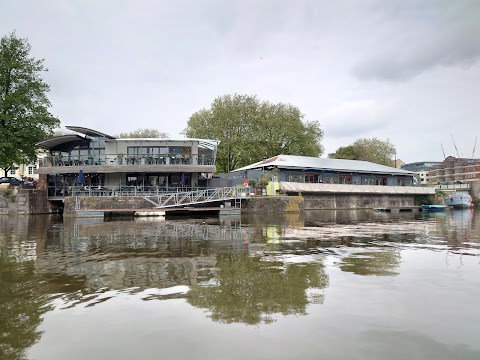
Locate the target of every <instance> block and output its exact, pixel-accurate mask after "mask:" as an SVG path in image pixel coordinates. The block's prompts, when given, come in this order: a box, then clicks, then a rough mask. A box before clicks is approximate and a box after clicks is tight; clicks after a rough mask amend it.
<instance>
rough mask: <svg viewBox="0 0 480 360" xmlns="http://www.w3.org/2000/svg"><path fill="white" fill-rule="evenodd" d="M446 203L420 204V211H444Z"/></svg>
mask: <svg viewBox="0 0 480 360" xmlns="http://www.w3.org/2000/svg"><path fill="white" fill-rule="evenodd" d="M446 208H447V206H446V205H422V211H445V209H446Z"/></svg>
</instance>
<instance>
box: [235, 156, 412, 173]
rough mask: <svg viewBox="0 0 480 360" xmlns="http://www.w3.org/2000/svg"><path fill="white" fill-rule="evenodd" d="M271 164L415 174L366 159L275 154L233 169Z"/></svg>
mask: <svg viewBox="0 0 480 360" xmlns="http://www.w3.org/2000/svg"><path fill="white" fill-rule="evenodd" d="M271 166H273V167H278V168H281V169H298V170H303V169H305V170H333V171H342V172H362V173H382V174H397V175H413V174H415V173H414V172H411V171H407V170H402V169H396V168H394V167H390V166H385V165H380V164H375V163H372V162H368V161H360V160H344V159H330V158H319V157H309V156H296V155H277V156H274V157H271V158H269V159H266V160H265V161H259V162H256V163H254V164H251V165H248V166H244V167H242V168H239V169H235V170H233V171H243V170H251V169H259V168H268V167H271Z"/></svg>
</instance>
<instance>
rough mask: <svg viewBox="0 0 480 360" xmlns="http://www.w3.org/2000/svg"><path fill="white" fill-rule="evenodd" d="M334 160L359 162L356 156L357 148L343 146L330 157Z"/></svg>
mask: <svg viewBox="0 0 480 360" xmlns="http://www.w3.org/2000/svg"><path fill="white" fill-rule="evenodd" d="M328 156H329V157H331V158H334V159H347V160H358V159H357V157H356V155H355V148H354V147H353V145H348V146H341V147H339V148H338V149H337V151H335V152H334V153H333V154H329V155H328Z"/></svg>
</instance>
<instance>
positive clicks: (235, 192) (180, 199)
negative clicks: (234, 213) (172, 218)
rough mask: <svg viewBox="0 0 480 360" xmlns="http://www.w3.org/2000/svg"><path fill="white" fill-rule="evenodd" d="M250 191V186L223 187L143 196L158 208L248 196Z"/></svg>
mask: <svg viewBox="0 0 480 360" xmlns="http://www.w3.org/2000/svg"><path fill="white" fill-rule="evenodd" d="M250 191H251V189H250V188H249V187H223V188H214V189H204V190H196V191H185V192H176V193H167V194H159V195H157V196H143V198H144V199H145V200H146V201H148V202H150V203H151V204H153V205H154V206H155V207H156V208H168V207H176V206H185V205H194V204H202V203H207V202H215V201H223V200H232V199H235V198H238V197H242V196H247V195H248V194H249V193H250Z"/></svg>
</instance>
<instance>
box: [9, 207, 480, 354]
mask: <svg viewBox="0 0 480 360" xmlns="http://www.w3.org/2000/svg"><path fill="white" fill-rule="evenodd" d="M479 215H480V214H478V213H475V212H473V211H470V210H467V211H450V212H446V213H444V214H434V215H427V214H421V213H396V214H395V213H394V214H385V213H375V212H373V211H324V212H321V211H313V212H306V213H305V214H280V215H273V214H270V215H265V216H263V215H258V214H257V215H255V216H251V215H247V216H242V217H224V218H220V219H197V220H195V219H193V220H167V221H162V222H152V221H118V222H107V223H104V222H99V221H98V219H72V218H67V219H64V221H63V222H62V220H61V219H59V218H55V217H48V218H47V217H42V216H32V217H26V216H19V217H17V216H15V217H11V216H0V227H1V229H2V231H1V232H0V310H1V311H0V344H1V345H0V351H1V353H0V358H2V359H3V358H6V359H22V358H25V357H26V355H25V351H26V349H28V348H29V347H31V346H32V344H34V343H35V342H37V341H38V340H39V339H41V336H42V331H46V333H47V334H48V326H47V327H46V328H44V327H43V326H44V325H43V323H42V321H43V319H47V320H48V319H49V318H50V317H51V316H52V314H57V315H56V316H58V313H60V314H68V313H69V312H74V311H79V310H83V311H85V312H86V313H88V311H93V309H94V310H95V311H98V312H100V313H102V311H106V310H105V309H109V308H110V307H111V306H115V302H116V301H117V302H118V301H123V302H127V303H128V302H135V301H137V300H138V299H140V300H143V302H142V303H143V304H144V306H146V307H148V306H151V304H160V303H162V304H166V303H168V304H169V305H168V306H170V304H173V303H169V302H168V301H165V300H169V301H178V302H180V304H182V306H186V307H188V309H189V310H187V308H185V307H183V308H181V309H182V310H178V309H179V308H176V310H173V309H174V308H172V311H173V312H175V311H183V312H185V311H192V312H193V313H194V314H196V313H198V314H199V316H200V317H201V318H202V319H204V321H208V322H209V324H214V325H218V326H220V325H221V324H231V323H241V324H247V325H256V326H263V325H266V324H271V323H272V322H277V323H282V321H280V320H282V319H283V318H284V317H286V316H289V315H307V314H309V315H308V316H298V317H291V318H295V319H297V320H298V319H305V320H299V321H306V322H305V323H304V324H308V321H312V322H315V326H316V324H317V322H318V321H319V319H322V320H323V319H324V317H325V316H326V314H327V313H328V311H330V310H331V309H332V308H331V307H332V306H335V304H340V305H339V306H340V307H341V311H340V313H341V314H343V313H344V311H345V309H348V306H354V304H356V302H357V301H358V298H357V299H355V300H352V301H353V303H347V304H346V305H347V306H342V301H344V302H347V301H348V299H349V297H348V295H349V291H350V290H351V289H352V287H354V286H360V285H359V284H363V285H365V284H374V285H371V286H372V289H374V290H375V293H376V294H380V295H379V296H380V297H381V296H382V295H381V294H383V293H384V290H385V289H383V288H382V287H381V286H382V285H379V284H381V281H382V279H383V278H385V277H390V278H389V279H388V280H389V282H391V283H395V286H393V287H391V288H390V290H391V291H397V290H396V289H403V291H404V292H405V294H406V295H404V298H403V301H408V299H410V294H411V293H412V292H415V291H416V290H418V289H416V288H415V286H413V285H412V287H408V285H405V284H407V283H408V284H410V283H411V281H410V282H407V281H405V283H402V281H404V277H405V276H407V277H408V274H409V273H408V271H407V270H408V269H407V268H406V267H405V266H406V265H405V264H407V265H408V264H412V257H414V258H415V256H416V255H415V253H418V254H419V255H421V256H418V258H415V259H416V260H415V261H417V263H421V264H422V266H423V262H424V261H425V264H426V265H425V266H427V262H428V261H427V259H430V261H431V262H432V263H435V264H436V265H435V266H437V267H435V266H433V265H432V267H431V269H430V271H426V272H422V271H420V272H419V271H414V272H412V273H414V274H415V277H414V279H417V278H419V277H420V278H421V277H424V278H425V279H427V280H428V281H427V282H426V283H427V284H430V283H433V284H440V285H438V287H437V288H435V289H450V288H451V287H452V286H456V285H457V284H458V289H460V290H461V291H458V290H457V291H452V293H450V292H449V293H448V294H445V293H443V292H441V291H440V290H437V291H438V295H441V296H447V297H451V296H457V295H458V294H462V293H465V294H467V295H468V296H467V297H468V298H469V299H471V298H474V297H475V295H479V294H478V291H477V289H478V286H477V287H476V286H471V284H470V283H469V284H467V285H465V286H463V284H462V283H461V281H464V280H465V278H468V276H469V274H474V272H473V271H470V270H471V269H472V268H471V267H470V268H468V269H470V270H469V271H470V272H467V270H466V269H465V271H464V270H463V269H462V267H463V266H464V263H465V264H469V262H468V259H470V260H473V261H476V263H475V264H477V263H478V261H477V259H478V256H480V216H479ZM432 254H433V255H432ZM437 254H440V255H441V256H437ZM432 259H433V260H432ZM415 261H413V264H415ZM447 262H448V264H446V263H447ZM450 262H451V263H452V264H454V263H455V264H457V263H458V264H460V265H459V266H456V265H455V266H453V265H452V266H450V265H449V264H450ZM438 264H440V265H438ZM446 265H447V266H446ZM470 266H472V265H471V263H470ZM465 267H467V265H465ZM450 268H451V269H453V270H452V271H456V272H458V273H460V274H461V277H460V276H457V273H455V274H454V276H451V273H447V274H446V275H448V276H450V280H448V278H445V277H443V276H436V273H437V272H441V271H443V272H445V271H450ZM406 269H407V270H406ZM355 275H358V276H355ZM444 275H445V274H444ZM459 279H460V280H459ZM410 280H411V279H410ZM447 280H448V281H450V282H448V281H447ZM342 281H344V282H342ZM416 284H417V285H418V283H416ZM402 286H403V288H402ZM421 286H425V284H422V285H421ZM462 286H463V287H462ZM442 291H443V290H442ZM462 291H463V292H462ZM335 293H337V295H338V293H341V294H345V296H342V297H339V296H335ZM360 293H361V292H360ZM426 294H427V295H428V293H426ZM362 296H363V295H362ZM396 296H400V297H401V296H402V293H396V294H395V296H392V298H395V299H396ZM384 298H387V299H388V296H385V297H384ZM435 298H436V299H439V298H440V296H435ZM174 299H175V300H174ZM399 301H400V300H399ZM435 301H437V300H435ZM329 303H330V304H329ZM445 303H447V301H446V302H445ZM450 303H451V302H450V301H448V304H450ZM145 304H148V305H145ZM175 304H177V305H176V306H179V305H178V304H179V303H175ZM320 304H321V305H320ZM462 304H463V305H465V301H464V302H463V303H462ZM130 305H131V303H129V304H128V306H130ZM329 305H330V307H329ZM343 305H345V304H343ZM397 305H398V304H397ZM437 305H438V304H437ZM392 306H393V308H392V311H393V312H395V311H397V312H398V311H399V310H398V309H396V308H395V304H393V305H392ZM415 306H416V305H415ZM327 308H328V309H327ZM400 308H401V307H400ZM352 311H353V310H352ZM358 311H359V312H361V311H364V315H365V316H367V317H368V316H370V314H371V312H372V311H373V310H372V308H368V309H367V310H365V309H364V310H358ZM410 311H415V308H413V309H410ZM448 311H449V308H446V310H445V309H444V310H443V312H446V313H448ZM400 313H401V311H400ZM312 314H313V315H312ZM315 314H316V315H315ZM318 314H321V315H318ZM60 316H61V315H60ZM116 316H118V317H120V318H125V316H126V315H123V314H121V313H119V314H117V315H116ZM315 316H317V317H316V318H315ZM385 316H386V315H385V314H381V316H379V318H380V319H384V318H385ZM452 316H454V315H452ZM311 317H313V318H312V319H311V320H306V319H309V318H311ZM291 318H289V319H291ZM353 318H354V319H355V317H353ZM398 318H402V317H401V316H399V317H398ZM396 319H397V318H396ZM435 319H436V317H435ZM394 320H395V319H394ZM394 320H392V321H394ZM410 320H411V321H415V318H414V317H412V318H411V319H410ZM285 321H286V322H288V321H290V320H285ZM426 322H428V321H426ZM142 326H145V327H149V326H150V325H148V324H143V325H142ZM155 326H158V324H151V327H152V329H155ZM212 326H213V325H212ZM276 326H277V324H276V325H269V326H267V327H269V328H273V329H274V328H275V327H276ZM306 326H307V327H306V328H308V326H313V325H312V324H310V325H306ZM185 327H186V328H188V324H187V325H186V326H185ZM248 328H250V327H248ZM152 331H154V330H152ZM185 331H187V332H188V330H185ZM362 331H363V330H362ZM337 332H338V333H339V334H340V336H342V335H343V336H348V334H347V333H346V332H345V331H344V330H338V329H337ZM42 338H43V337H42ZM350 338H351V337H350ZM297 340H298V339H297ZM388 341H389V342H391V340H388ZM425 341H427V340H425ZM425 341H422V343H425ZM40 343H41V341H40ZM59 346H60V345H59ZM457 350H458V349H456V350H455V351H457ZM421 351H422V352H425V351H426V350H425V349H423V348H422V350H421ZM472 351H473V350H472ZM466 353H468V352H466ZM473 353H474V352H472V354H473ZM4 354H6V355H4ZM469 354H470V353H469ZM2 356H3V357H2ZM38 358H39V359H40V358H41V357H38ZM43 358H48V357H43ZM373 358H375V357H374V356H373Z"/></svg>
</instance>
